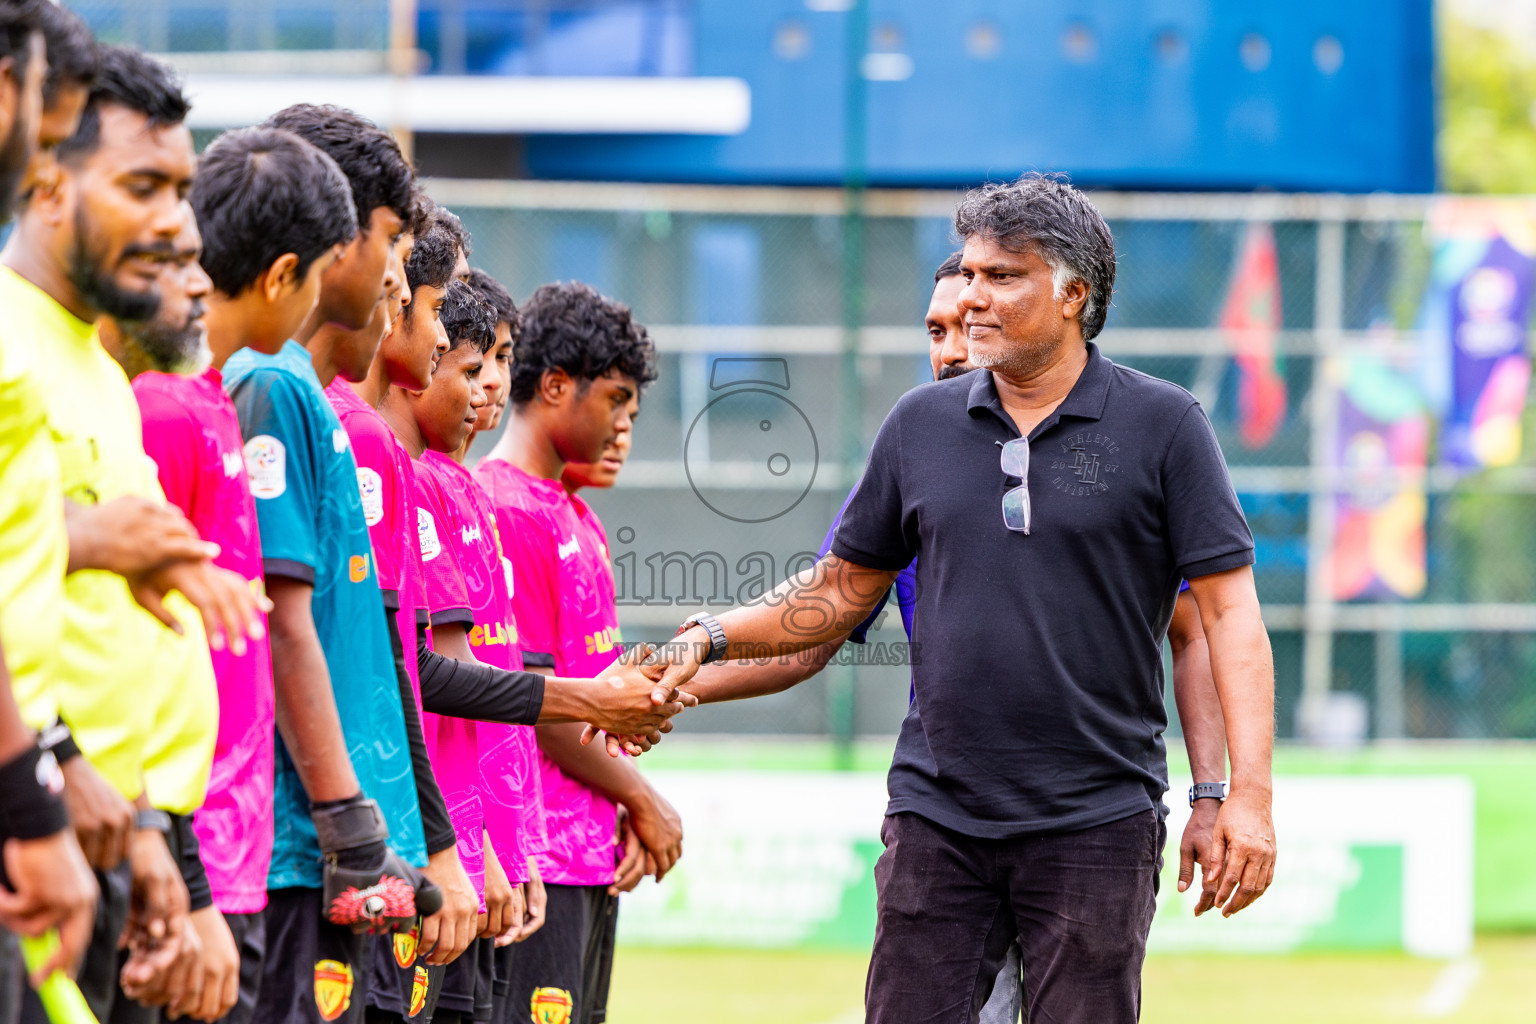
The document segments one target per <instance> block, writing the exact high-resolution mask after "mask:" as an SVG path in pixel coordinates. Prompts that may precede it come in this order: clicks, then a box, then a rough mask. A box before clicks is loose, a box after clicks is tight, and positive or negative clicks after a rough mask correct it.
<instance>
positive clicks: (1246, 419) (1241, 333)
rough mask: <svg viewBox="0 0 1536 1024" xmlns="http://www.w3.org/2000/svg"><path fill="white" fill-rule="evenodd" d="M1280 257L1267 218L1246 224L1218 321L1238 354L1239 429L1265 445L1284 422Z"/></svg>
mask: <svg viewBox="0 0 1536 1024" xmlns="http://www.w3.org/2000/svg"><path fill="white" fill-rule="evenodd" d="M1280 325H1281V309H1280V260H1279V255H1278V253H1277V251H1276V249H1275V231H1274V228H1273V227H1271V226H1270V225H1269V224H1266V223H1261V222H1254V223H1251V224H1249V225H1248V231H1247V234H1246V235H1245V236H1244V237H1243V244H1242V248H1240V249H1239V250H1238V254H1237V262H1236V264H1235V266H1234V268H1233V271H1232V283H1231V285H1230V286H1229V287H1228V289H1227V300H1226V302H1225V303H1224V304H1223V305H1222V307H1221V317H1220V319H1219V320H1218V321H1217V326H1219V327H1220V328H1221V329H1222V330H1223V331H1225V332H1226V333H1227V337H1228V339H1229V341H1230V343H1231V345H1232V351H1233V354H1234V356H1235V357H1236V359H1237V372H1238V382H1237V412H1238V433H1239V435H1240V436H1241V437H1242V439H1243V444H1245V445H1247V446H1248V447H1249V448H1263V447H1265V446H1266V445H1268V444H1269V442H1270V441H1272V440H1274V437H1275V434H1276V432H1277V431H1279V429H1280V426H1281V424H1283V423H1284V422H1285V403H1286V397H1285V378H1284V377H1283V376H1282V375H1281V373H1280V365H1279V361H1278V359H1277V358H1276V353H1275V340H1276V338H1277V337H1278V335H1279V333H1280Z"/></svg>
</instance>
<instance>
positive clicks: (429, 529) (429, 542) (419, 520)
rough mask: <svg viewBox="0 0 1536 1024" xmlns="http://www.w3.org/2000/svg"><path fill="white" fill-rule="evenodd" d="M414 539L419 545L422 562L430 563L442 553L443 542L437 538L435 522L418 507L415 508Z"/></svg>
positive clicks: (426, 512)
mask: <svg viewBox="0 0 1536 1024" xmlns="http://www.w3.org/2000/svg"><path fill="white" fill-rule="evenodd" d="M416 537H417V540H418V541H419V542H420V544H421V560H422V561H423V562H430V561H432V559H434V558H436V557H437V556H438V555H440V554H442V553H443V542H442V541H441V540H439V539H438V537H437V520H435V519H433V518H432V513H431V512H428V511H427V510H426V509H424V508H422V507H420V506H419V505H418V506H417V507H416Z"/></svg>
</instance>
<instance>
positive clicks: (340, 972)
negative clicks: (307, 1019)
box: [315, 960, 352, 1020]
mask: <svg viewBox="0 0 1536 1024" xmlns="http://www.w3.org/2000/svg"><path fill="white" fill-rule="evenodd" d="M351 1005H352V965H351V964H344V963H342V962H340V961H339V960H319V961H316V963H315V1009H317V1010H319V1011H320V1019H321V1020H335V1019H336V1018H337V1017H340V1016H341V1015H342V1014H343V1013H346V1012H347V1007H349V1006H351Z"/></svg>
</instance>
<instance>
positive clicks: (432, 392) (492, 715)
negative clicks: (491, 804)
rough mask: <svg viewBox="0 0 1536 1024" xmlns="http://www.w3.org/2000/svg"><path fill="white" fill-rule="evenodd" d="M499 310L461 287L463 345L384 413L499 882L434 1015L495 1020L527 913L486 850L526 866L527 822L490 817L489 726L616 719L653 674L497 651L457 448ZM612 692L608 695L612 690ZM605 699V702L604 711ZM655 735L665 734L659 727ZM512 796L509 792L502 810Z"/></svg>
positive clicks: (433, 702)
mask: <svg viewBox="0 0 1536 1024" xmlns="http://www.w3.org/2000/svg"><path fill="white" fill-rule="evenodd" d="M495 315H496V314H495V311H494V309H493V308H492V307H491V306H490V305H489V304H488V303H486V302H485V300H484V299H482V298H481V297H480V296H479V293H477V292H475V291H474V290H473V289H471V288H469V287H468V286H467V285H464V284H461V283H459V282H454V283H453V284H452V285H450V287H449V291H448V298H447V302H446V303H445V305H444V307H443V313H442V320H443V323H444V326H445V330H446V332H447V334H448V336H449V339H450V344H451V346H452V347H451V348H450V350H449V351H448V352H447V353H446V354H445V355H443V357H442V358H441V360H440V361H439V363H438V365H437V368H436V369H435V370H434V371H433V375H432V384H431V386H430V387H429V388H427V389H426V390H424V391H416V390H411V389H407V388H401V387H391V388H390V390H389V393H388V396H387V397H386V399H385V404H384V408H383V410H382V413H383V415H384V418H385V419H386V421H387V422H389V424H390V426H391V427H392V428H393V429H394V431H395V433H396V435H397V436H398V437H399V438H400V440H401V442H402V443H403V444H404V446H405V448H406V449H407V450H408V451H409V452H410V453H411V454H412V455H413V456H415V457H416V458H417V460H418V461H417V463H416V469H417V479H416V493H417V499H418V509H417V515H418V520H417V522H418V529H419V538H420V546H421V556H422V562H423V566H424V572H425V579H426V581H427V586H426V594H427V597H428V605H429V608H430V612H431V616H430V621H431V630H432V643H431V646H432V648H433V649H432V650H430V651H429V650H425V649H424V650H423V651H422V668H421V694H422V706H423V708H424V709H425V711H426V712H427V714H425V715H424V716H423V717H424V725H425V731H426V733H427V735H428V736H429V737H430V739H431V750H432V756H433V766H434V770H435V771H436V772H437V777H438V780H439V782H440V783H441V785H442V788H443V793H444V796H445V798H446V799H447V802H448V805H449V807H450V809H451V811H452V817H453V819H454V826H455V829H456V831H457V833H458V839H459V852H460V856H461V857H462V858H463V860H464V862H465V863H466V865H467V866H469V865H474V864H475V863H476V862H477V860H479V859H480V858H482V857H483V858H484V859H485V861H486V862H487V864H489V865H490V871H491V875H492V877H493V879H494V880H496V881H497V882H498V883H499V884H498V885H497V886H496V887H494V888H493V889H492V890H491V891H490V892H488V893H487V906H486V907H485V908H484V909H485V911H486V915H487V917H486V921H485V922H484V923H483V924H482V926H481V932H482V934H483V935H484V936H485V938H484V939H480V940H477V944H476V946H475V947H473V948H472V950H471V952H470V953H468V954H466V955H465V956H463V957H461V958H460V959H458V960H456V961H455V962H454V963H453V964H451V965H449V968H448V972H447V975H446V977H445V978H444V981H443V985H442V990H441V993H440V995H439V998H438V1004H437V1011H436V1016H435V1018H434V1019H436V1018H437V1017H443V1016H444V1015H446V1014H459V1015H462V1016H463V1018H464V1019H465V1020H469V1019H472V1018H477V1017H478V1019H488V1016H489V1011H490V1005H491V991H492V984H493V982H492V954H493V948H492V941H491V940H494V939H496V938H498V937H500V936H502V935H504V934H505V933H506V932H507V931H509V930H510V926H509V925H508V924H507V920H508V918H509V917H515V916H517V915H515V914H513V913H512V911H513V909H514V908H512V907H511V906H510V904H511V902H512V889H511V885H510V883H509V882H508V881H507V880H506V879H505V878H504V876H503V874H502V872H501V870H500V869H499V858H497V857H496V854H495V846H496V842H497V841H498V838H493V840H492V843H491V845H490V846H486V844H485V842H484V837H485V834H486V832H487V825H488V824H493V825H494V827H493V828H492V830H491V831H492V832H493V836H494V837H499V841H500V842H501V843H502V847H503V850H504V851H505V853H506V855H507V856H508V859H509V861H511V862H512V863H513V864H514V868H515V864H516V861H517V859H520V858H521V856H522V849H521V845H520V844H519V843H518V841H517V839H516V833H515V831H514V830H515V829H516V828H517V827H518V826H519V825H520V824H521V821H520V820H514V821H509V822H503V821H501V820H497V821H494V822H489V821H488V820H487V816H486V811H485V801H484V798H483V792H484V788H485V786H484V782H483V779H482V776H481V772H480V750H479V747H478V732H479V730H480V729H481V728H483V727H485V726H484V725H483V723H484V722H491V723H502V724H506V725H516V724H532V723H533V722H534V721H554V722H560V721H566V722H569V721H571V719H572V718H573V717H574V718H581V719H586V718H591V717H601V718H605V719H607V718H611V717H612V716H611V715H609V714H606V713H603V706H604V705H606V704H607V703H608V702H609V701H610V700H615V701H618V702H620V703H622V704H623V705H624V706H626V707H629V706H634V705H632V703H631V702H633V701H634V700H635V699H636V697H637V696H638V691H639V690H640V689H643V686H644V683H645V682H646V681H647V680H646V678H645V676H644V675H643V674H640V673H639V672H638V671H633V670H631V671H630V672H629V677H630V678H629V682H628V683H627V684H626V685H625V686H624V687H622V688H621V689H622V691H623V693H622V695H621V694H619V693H616V692H614V691H613V690H611V689H610V688H608V687H604V686H601V685H599V686H594V684H593V682H592V681H590V680H586V679H579V680H578V679H560V678H549V679H545V678H543V677H541V676H538V675H534V674H531V673H526V672H518V671H509V670H508V669H507V668H504V667H499V666H502V665H506V666H510V665H512V664H515V663H514V662H512V661H511V659H509V658H506V657H504V656H498V655H497V653H496V652H497V650H498V648H502V647H506V646H508V645H509V642H510V640H511V636H512V632H511V631H512V628H513V627H512V623H511V622H510V621H509V616H507V615H506V609H507V607H508V606H509V599H508V595H507V589H506V582H507V575H506V573H505V571H504V570H503V568H502V566H501V561H500V552H499V549H498V547H497V545H496V537H495V527H494V525H493V524H492V523H491V521H490V518H489V516H488V514H487V513H488V508H487V507H486V506H485V505H483V504H482V505H478V506H477V504H476V492H477V490H478V488H477V487H476V486H475V485H474V482H473V480H472V478H471V477H470V475H469V474H468V472H467V471H465V470H464V469H463V467H461V466H459V465H458V464H457V463H456V462H454V461H453V460H452V459H451V458H450V457H449V456H448V455H447V454H446V453H448V452H452V451H454V450H456V449H458V448H460V447H461V446H462V445H463V444H464V442H465V441H466V439H467V438H468V435H469V431H470V429H471V428H472V427H473V425H474V423H475V420H476V410H477V409H478V408H479V407H480V406H481V405H483V404H484V401H485V398H484V393H483V391H482V389H480V387H479V385H478V380H477V378H478V375H479V372H480V369H481V366H482V363H483V356H484V350H485V349H486V348H489V347H490V345H491V344H492V343H493V341H494V337H495V333H494V328H495V323H496V320H495ZM482 520H483V521H482ZM477 651H478V652H479V654H477ZM481 655H483V656H484V657H483V660H482V657H481ZM445 656H446V657H445ZM605 661H606V659H605ZM616 668H617V665H616V664H613V665H608V666H607V667H606V668H605V669H604V670H603V672H602V673H601V674H602V675H603V676H604V678H605V679H606V678H607V677H608V674H609V673H610V672H612V671H614V670H616ZM541 687H542V693H540V692H539V690H540V689H541ZM631 687H633V690H631ZM605 691H607V693H608V696H604V692H605ZM593 701H597V703H598V705H599V706H596V707H594V706H592V702H593ZM639 706H641V707H642V708H643V705H639ZM468 719H477V720H481V721H479V722H476V721H468ZM653 735H655V736H657V737H658V738H659V733H654V732H653ZM527 774H528V773H527V772H526V769H525V771H524V775H525V776H526V775H527ZM498 784H499V786H500V787H501V788H502V789H503V790H505V789H506V788H509V786H511V785H513V784H515V783H509V782H508V780H506V779H501V780H499V783H498ZM505 799H506V794H505V793H504V792H503V793H502V794H501V795H500V796H498V799H497V803H498V806H499V805H500V804H501V803H503V802H504V801H505ZM492 817H493V818H496V819H501V818H503V817H505V816H504V815H492ZM504 826H508V827H504ZM493 918H494V920H495V924H494V925H493V924H492V919H493ZM513 923H517V922H516V921H514V922H513ZM493 929H494V930H493Z"/></svg>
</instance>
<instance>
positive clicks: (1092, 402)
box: [965, 341, 1111, 434]
mask: <svg viewBox="0 0 1536 1024" xmlns="http://www.w3.org/2000/svg"><path fill="white" fill-rule="evenodd" d="M1110 369H1111V367H1110V362H1109V360H1108V359H1105V358H1104V357H1103V356H1102V355H1100V354H1099V346H1097V345H1095V344H1094V343H1093V342H1091V341H1090V342H1088V362H1087V364H1086V365H1085V366H1084V367H1083V372H1082V374H1081V375H1080V376H1079V377H1078V378H1077V383H1076V384H1073V385H1072V390H1071V391H1069V392H1068V393H1067V397H1066V398H1064V399H1062V402H1061V404H1060V405H1058V406H1057V407H1056V411H1055V412H1053V413H1051V414H1050V415H1049V416H1047V417H1046V418H1045V419H1043V420H1041V421H1040V424H1039V426H1037V427H1035V429H1034V431H1033V433H1036V434H1038V433H1040V431H1042V430H1046V429H1049V428H1050V427H1051V426H1052V425H1054V424H1055V423H1056V422H1057V421H1058V420H1060V419H1061V418H1062V417H1063V416H1076V417H1078V418H1079V419H1085V420H1097V419H1102V418H1103V417H1104V405H1105V403H1106V402H1108V401H1109V378H1110ZM969 376H970V378H971V391H970V399H969V401H967V403H966V406H965V408H966V411H967V412H968V413H970V414H971V415H972V416H974V415H976V413H977V412H978V411H979V410H987V411H989V412H991V413H992V414H993V415H995V416H996V417H997V418H998V419H1000V420H1002V421H1003V422H1004V423H1006V424H1007V425H1008V426H1009V428H1010V429H1017V428H1015V427H1014V424H1013V418H1012V417H1010V416H1009V415H1008V414H1007V413H1006V412H1004V411H1003V402H1002V399H1000V398H998V397H997V383H996V381H995V380H993V377H992V371H991V370H977V371H975V372H973V373H971V374H970V375H969Z"/></svg>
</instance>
